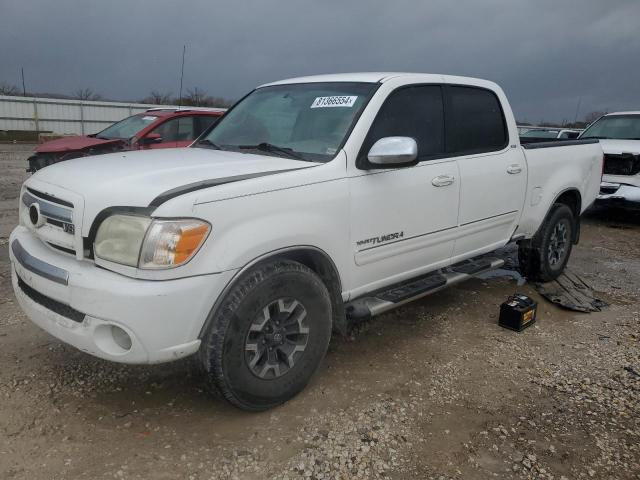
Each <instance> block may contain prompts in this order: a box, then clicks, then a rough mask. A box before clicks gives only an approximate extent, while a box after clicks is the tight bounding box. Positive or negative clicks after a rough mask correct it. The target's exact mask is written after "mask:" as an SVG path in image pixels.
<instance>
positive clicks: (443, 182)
mask: <svg viewBox="0 0 640 480" xmlns="http://www.w3.org/2000/svg"><path fill="white" fill-rule="evenodd" d="M455 179H456V178H455V177H454V176H453V175H438V176H437V177H435V178H434V179H433V180H431V185H433V186H434V187H446V186H447V185H451V184H452V183H453V182H454V181H455Z"/></svg>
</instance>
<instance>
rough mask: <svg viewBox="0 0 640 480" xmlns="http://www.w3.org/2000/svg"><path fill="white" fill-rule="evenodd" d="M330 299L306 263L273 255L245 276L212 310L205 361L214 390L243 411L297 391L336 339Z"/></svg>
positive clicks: (276, 402)
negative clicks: (333, 333)
mask: <svg viewBox="0 0 640 480" xmlns="http://www.w3.org/2000/svg"><path fill="white" fill-rule="evenodd" d="M331 318H332V314H331V300H330V297H329V292H328V291H327V288H326V287H325V285H324V284H323V283H322V281H321V280H320V278H318V276H317V275H316V274H315V273H314V272H313V271H311V270H310V269H309V268H307V267H305V266H304V265H302V264H300V263H297V262H293V261H289V260H276V261H273V262H270V263H266V264H263V265H259V266H257V267H255V268H254V269H252V270H250V271H249V272H247V273H246V274H244V275H243V276H242V277H241V278H240V279H239V281H238V282H237V283H236V284H235V285H234V286H233V288H232V289H231V291H230V292H229V293H228V295H227V296H226V297H225V299H224V300H223V301H222V303H221V304H220V306H219V308H217V309H216V311H215V312H214V313H213V317H212V318H211V321H210V323H209V326H208V328H207V329H206V331H205V334H204V337H203V339H202V340H203V343H202V347H201V348H200V359H201V362H202V366H203V367H204V371H205V376H206V380H205V381H206V383H207V386H208V387H209V388H210V390H213V391H214V392H216V393H219V394H222V396H223V397H224V398H226V399H227V400H228V401H229V402H231V403H232V404H234V405H235V406H237V407H239V408H242V409H244V410H254V411H257V410H266V409H268V408H271V407H274V406H276V405H279V404H281V403H284V402H286V401H287V400H289V399H290V398H292V397H294V396H295V395H296V394H297V393H299V392H300V391H301V390H302V389H303V388H304V387H305V386H306V385H307V383H308V382H309V380H310V379H311V377H312V375H313V374H314V373H315V371H316V370H317V369H318V367H319V365H320V362H321V361H322V359H323V357H324V355H325V353H326V351H327V346H328V344H329V340H330V337H331Z"/></svg>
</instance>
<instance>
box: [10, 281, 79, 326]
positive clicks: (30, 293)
mask: <svg viewBox="0 0 640 480" xmlns="http://www.w3.org/2000/svg"><path fill="white" fill-rule="evenodd" d="M18 286H19V287H20V290H22V292H23V293H24V294H25V295H26V296H27V297H29V298H30V299H31V300H33V301H34V302H36V303H37V304H39V305H42V306H43V307H44V308H46V309H47V310H51V311H52V312H55V313H57V314H58V315H60V316H62V317H65V318H68V319H69V320H73V321H74V322H78V323H82V322H83V321H84V317H85V315H84V313H82V312H79V311H78V310H76V309H75V308H71V307H70V306H69V305H65V304H64V303H61V302H58V301H57V300H54V299H53V298H50V297H47V296H46V295H43V294H42V293H40V292H38V291H37V290H34V289H33V288H32V287H30V286H29V285H27V284H26V283H25V282H24V281H23V280H22V279H21V278H20V277H18Z"/></svg>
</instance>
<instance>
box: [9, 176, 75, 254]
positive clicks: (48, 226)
mask: <svg viewBox="0 0 640 480" xmlns="http://www.w3.org/2000/svg"><path fill="white" fill-rule="evenodd" d="M22 204H23V208H21V218H22V220H23V222H24V224H25V225H27V226H28V227H29V228H30V229H31V230H32V231H33V233H34V234H35V235H36V236H37V237H38V238H40V239H41V240H42V241H44V242H46V243H48V244H49V245H51V246H53V247H57V248H61V249H64V250H65V251H66V252H70V251H75V250H76V245H75V228H76V226H75V220H76V218H75V217H76V215H77V214H78V212H76V211H75V209H74V204H73V203H72V202H69V201H68V200H65V199H62V198H59V197H55V196H53V195H50V194H48V193H45V192H42V191H39V190H36V189H33V188H30V187H27V188H26V190H25V191H24V192H23V193H22Z"/></svg>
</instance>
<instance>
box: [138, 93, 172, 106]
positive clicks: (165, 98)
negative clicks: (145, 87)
mask: <svg viewBox="0 0 640 480" xmlns="http://www.w3.org/2000/svg"><path fill="white" fill-rule="evenodd" d="M172 102H173V100H172V97H171V94H170V93H162V92H159V91H157V90H151V93H150V94H149V96H148V97H146V98H144V99H143V100H142V103H153V104H154V105H169V104H171V103H172Z"/></svg>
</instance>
